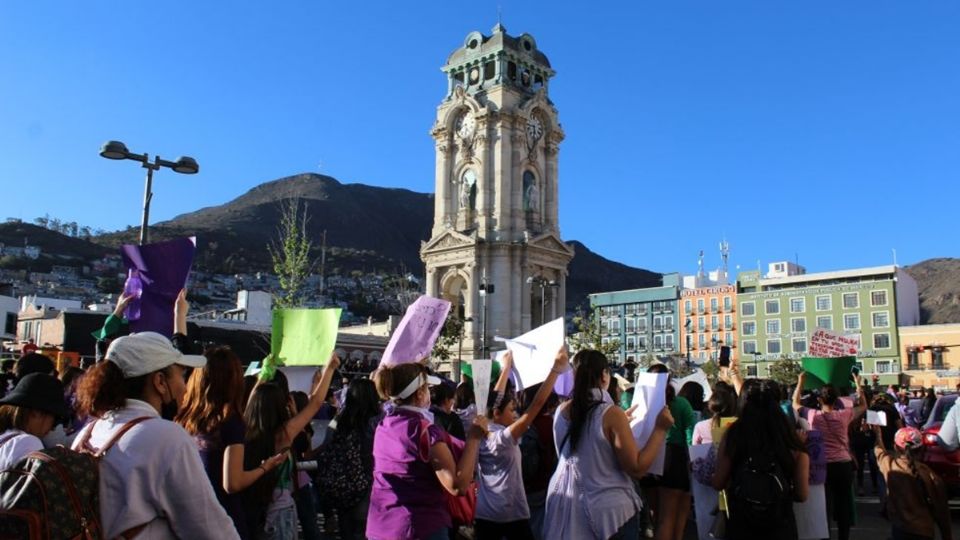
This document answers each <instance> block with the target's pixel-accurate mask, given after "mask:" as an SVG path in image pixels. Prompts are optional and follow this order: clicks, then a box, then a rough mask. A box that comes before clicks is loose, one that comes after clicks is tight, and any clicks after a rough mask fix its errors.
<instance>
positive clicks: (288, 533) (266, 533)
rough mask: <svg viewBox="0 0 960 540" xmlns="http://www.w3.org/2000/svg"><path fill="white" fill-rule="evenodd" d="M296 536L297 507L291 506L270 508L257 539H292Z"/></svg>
mask: <svg viewBox="0 0 960 540" xmlns="http://www.w3.org/2000/svg"><path fill="white" fill-rule="evenodd" d="M296 537H297V509H296V508H295V507H293V506H290V507H287V508H280V509H277V510H270V511H269V512H267V521H266V523H264V525H263V530H262V531H258V532H257V540H294V539H295V538H296Z"/></svg>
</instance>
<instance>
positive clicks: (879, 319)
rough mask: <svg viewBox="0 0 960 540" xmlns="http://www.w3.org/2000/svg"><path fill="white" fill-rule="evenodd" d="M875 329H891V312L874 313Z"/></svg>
mask: <svg viewBox="0 0 960 540" xmlns="http://www.w3.org/2000/svg"><path fill="white" fill-rule="evenodd" d="M873 327H874V328H889V327H890V312H889V311H874V312H873Z"/></svg>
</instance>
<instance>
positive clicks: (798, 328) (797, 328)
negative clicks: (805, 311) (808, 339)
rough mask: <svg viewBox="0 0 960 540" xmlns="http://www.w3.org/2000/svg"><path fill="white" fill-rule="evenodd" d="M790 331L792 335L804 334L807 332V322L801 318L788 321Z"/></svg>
mask: <svg viewBox="0 0 960 540" xmlns="http://www.w3.org/2000/svg"><path fill="white" fill-rule="evenodd" d="M790 331H791V332H793V333H794V334H805V333H806V332H807V320H806V319H805V318H803V317H797V318H795V319H790Z"/></svg>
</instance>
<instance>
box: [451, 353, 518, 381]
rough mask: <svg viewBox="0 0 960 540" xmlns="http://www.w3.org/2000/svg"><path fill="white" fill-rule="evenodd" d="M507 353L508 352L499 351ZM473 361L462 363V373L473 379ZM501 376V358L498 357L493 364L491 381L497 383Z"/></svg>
mask: <svg viewBox="0 0 960 540" xmlns="http://www.w3.org/2000/svg"><path fill="white" fill-rule="evenodd" d="M498 352H506V351H498ZM472 364H473V360H464V361H463V362H461V363H460V373H461V374H462V375H466V376H467V377H470V378H471V379H473V365H472ZM499 376H500V356H499V355H497V357H496V359H495V361H494V362H493V368H492V370H491V371H490V380H491V381H495V380H497V378H498V377H499ZM455 382H456V383H457V384H460V381H455Z"/></svg>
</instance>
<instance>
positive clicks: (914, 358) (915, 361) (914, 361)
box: [907, 347, 920, 369]
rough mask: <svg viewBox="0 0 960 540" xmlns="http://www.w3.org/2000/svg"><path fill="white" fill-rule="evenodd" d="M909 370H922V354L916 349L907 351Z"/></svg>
mask: <svg viewBox="0 0 960 540" xmlns="http://www.w3.org/2000/svg"><path fill="white" fill-rule="evenodd" d="M907 369H920V353H919V351H917V349H916V348H914V347H910V348H909V349H907Z"/></svg>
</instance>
